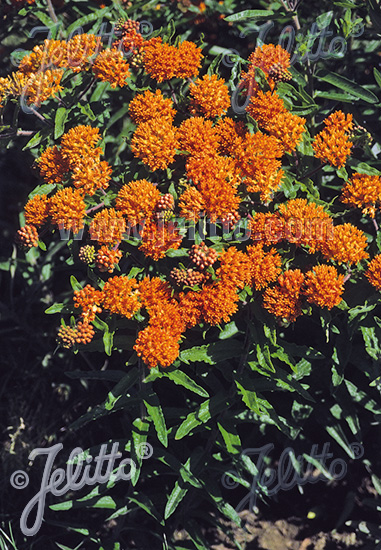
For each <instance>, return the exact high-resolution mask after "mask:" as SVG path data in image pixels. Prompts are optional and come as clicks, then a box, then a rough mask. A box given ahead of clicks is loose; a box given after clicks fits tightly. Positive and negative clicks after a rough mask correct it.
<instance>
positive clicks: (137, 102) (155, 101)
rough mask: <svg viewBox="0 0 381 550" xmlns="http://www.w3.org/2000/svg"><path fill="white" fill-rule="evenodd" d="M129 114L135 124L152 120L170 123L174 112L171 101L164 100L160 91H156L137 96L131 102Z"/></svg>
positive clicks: (147, 91)
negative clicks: (163, 120)
mask: <svg viewBox="0 0 381 550" xmlns="http://www.w3.org/2000/svg"><path fill="white" fill-rule="evenodd" d="M129 113H130V117H131V118H132V120H133V121H134V122H135V124H140V123H141V122H148V121H149V120H151V119H152V118H166V119H168V120H169V121H170V122H172V121H173V119H174V117H175V114H176V111H175V110H174V108H173V102H172V100H171V99H169V98H165V97H164V96H163V94H162V93H161V90H156V92H155V93H152V92H151V91H150V90H146V91H145V92H144V94H137V95H136V96H135V97H134V99H133V100H132V101H131V103H130V105H129Z"/></svg>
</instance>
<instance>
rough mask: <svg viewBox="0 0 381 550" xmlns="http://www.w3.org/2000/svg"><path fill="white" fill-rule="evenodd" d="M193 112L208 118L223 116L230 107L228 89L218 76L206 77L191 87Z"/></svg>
mask: <svg viewBox="0 0 381 550" xmlns="http://www.w3.org/2000/svg"><path fill="white" fill-rule="evenodd" d="M190 95H191V96H192V100H191V106H190V108H191V112H192V113H193V114H200V115H203V116H205V117H206V118H215V117H218V116H221V115H222V114H223V113H224V112H225V111H226V110H227V109H228V108H229V107H230V97H229V91H228V87H227V86H226V84H225V81H224V80H223V79H222V78H218V76H217V75H215V74H213V75H211V76H209V75H207V74H206V75H204V76H203V77H202V79H200V78H198V79H197V80H196V83H195V84H191V86H190Z"/></svg>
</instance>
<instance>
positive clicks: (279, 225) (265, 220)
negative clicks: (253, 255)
mask: <svg viewBox="0 0 381 550" xmlns="http://www.w3.org/2000/svg"><path fill="white" fill-rule="evenodd" d="M250 231H251V238H252V240H253V241H257V242H260V243H262V244H276V243H278V242H280V241H281V240H283V239H284V220H282V219H281V218H280V216H279V215H278V214H277V213H275V214H272V213H271V212H266V213H263V212H258V213H257V214H255V217H254V218H253V219H251V220H250Z"/></svg>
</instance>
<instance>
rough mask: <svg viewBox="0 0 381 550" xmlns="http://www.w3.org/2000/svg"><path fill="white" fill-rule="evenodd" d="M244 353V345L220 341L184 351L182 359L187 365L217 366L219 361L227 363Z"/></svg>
mask: <svg viewBox="0 0 381 550" xmlns="http://www.w3.org/2000/svg"><path fill="white" fill-rule="evenodd" d="M241 352H242V344H241V343H240V342H239V341H238V340H234V339H229V340H220V341H218V342H213V343H211V344H205V345H204V346H194V347H193V348H189V349H186V350H183V351H182V352H181V353H180V359H181V361H183V362H184V363H186V364H187V365H189V363H194V362H200V363H207V364H209V365H215V364H216V363H218V362H219V361H225V360H227V359H231V358H233V357H238V356H239V355H240V354H241Z"/></svg>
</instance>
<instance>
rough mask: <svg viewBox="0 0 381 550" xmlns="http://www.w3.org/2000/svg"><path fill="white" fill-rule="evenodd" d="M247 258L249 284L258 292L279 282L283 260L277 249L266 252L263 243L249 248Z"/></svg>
mask: <svg viewBox="0 0 381 550" xmlns="http://www.w3.org/2000/svg"><path fill="white" fill-rule="evenodd" d="M247 256H248V260H249V265H250V275H249V284H250V285H251V286H254V287H255V289H256V290H263V289H264V288H266V287H267V286H268V285H269V284H270V283H273V282H275V281H276V280H277V278H278V276H279V275H280V273H281V265H282V258H281V257H280V255H279V254H278V253H277V252H276V250H275V248H270V250H269V251H268V252H266V251H265V250H264V249H263V244H261V243H260V244H257V245H254V246H248V247H247Z"/></svg>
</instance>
